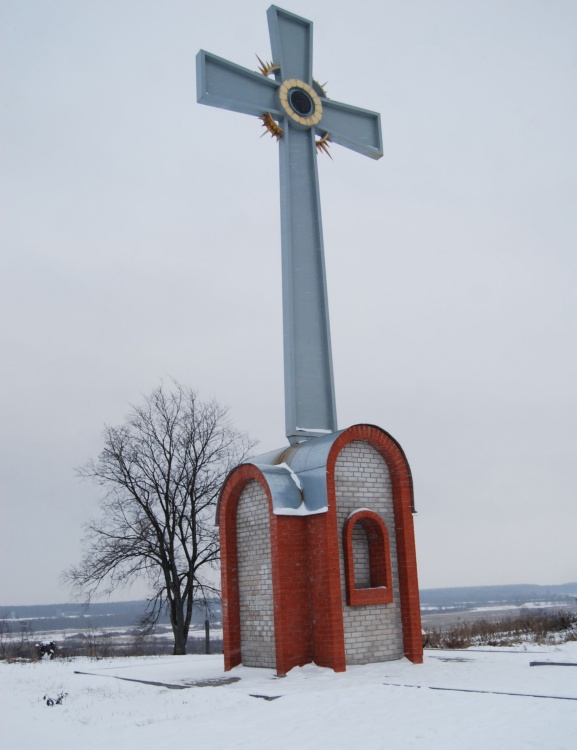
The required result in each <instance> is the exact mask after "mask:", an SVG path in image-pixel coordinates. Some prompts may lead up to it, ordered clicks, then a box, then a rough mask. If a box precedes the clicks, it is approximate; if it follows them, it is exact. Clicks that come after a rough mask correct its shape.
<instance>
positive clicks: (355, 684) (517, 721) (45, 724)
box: [0, 642, 577, 750]
mask: <svg viewBox="0 0 577 750" xmlns="http://www.w3.org/2000/svg"><path fill="white" fill-rule="evenodd" d="M532 661H540V662H549V665H547V666H530V662H532ZM552 662H565V663H567V662H569V663H572V664H575V665H576V666H574V667H571V666H554V665H553V664H552ZM231 678H235V681H233V682H228V684H224V683H223V682H222V681H224V680H227V681H228V680H230V679H231ZM141 681H142V682H141ZM150 683H157V684H150ZM158 683H164V684H158ZM169 685H170V686H172V687H168V686H169ZM179 688H180V689H179ZM62 693H66V695H65V697H64V698H63V701H62V704H61V705H54V706H47V704H46V701H45V700H44V697H43V696H45V695H48V696H50V697H52V698H57V697H58V695H60V694H62ZM507 693H513V694H515V695H510V694H507ZM266 698H268V699H269V700H266ZM273 698H274V700H270V699H273ZM567 699H569V700H567ZM0 701H1V705H2V716H3V718H2V724H1V730H0V746H1V747H2V748H3V750H51V749H52V748H58V750H72V749H73V748H74V750H77V749H78V748H82V750H92V749H94V750H116V749H117V748H118V750H120V749H121V748H122V750H132V749H134V750H149V749H150V750H152V749H153V748H154V750H159V749H160V750H164V748H170V747H183V748H186V747H194V748H210V749H211V750H214V749H215V748H216V750H220V749H221V748H222V750H225V748H226V750H228V749H229V748H247V749H248V748H250V750H260V749H261V748H262V750H265V748H266V750H270V748H274V749H275V750H295V749H297V750H308V748H311V750H312V749H313V748H314V750H329V749H330V750H334V749H337V748H343V749H344V748H346V749H347V750H373V749H376V748H379V749H380V748H383V750H385V748H386V750H412V748H419V749H421V748H422V749H423V750H425V749H426V750H451V749H452V748H458V750H477V749H478V750H481V748H482V750H487V748H490V749H491V750H500V749H501V748H503V750H505V749H506V750H517V749H518V748H537V749H539V750H574V748H575V747H577V642H573V643H567V644H564V645H562V646H557V647H538V646H527V647H526V649H525V650H520V649H519V650H512V649H507V650H505V651H504V650H496V649H487V650H483V651H480V650H478V651H472V650H469V651H460V652H457V651H427V652H426V656H425V663H424V664H422V665H413V664H411V663H410V662H408V661H406V660H400V661H394V662H387V663H383V664H371V665H367V666H361V667H351V668H349V669H348V671H347V672H346V673H342V674H335V673H334V672H332V671H331V670H329V669H321V668H319V667H316V666H314V665H308V666H306V667H303V668H297V669H293V670H292V671H291V672H290V674H289V675H287V677H284V678H277V677H276V676H275V675H274V673H273V672H272V671H271V670H266V669H248V668H245V667H237V668H236V669H234V670H232V672H224V671H223V662H222V657H221V656H183V657H175V656H163V657H141V658H129V659H114V660H112V659H110V660H99V661H95V660H89V659H84V658H82V659H73V660H70V661H60V660H55V661H43V662H36V663H27V664H26V663H14V664H8V663H5V662H0Z"/></svg>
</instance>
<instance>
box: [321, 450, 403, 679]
mask: <svg viewBox="0 0 577 750" xmlns="http://www.w3.org/2000/svg"><path fill="white" fill-rule="evenodd" d="M335 478H336V497H337V518H338V528H339V534H340V540H339V541H340V544H339V550H340V552H339V554H340V565H341V588H342V596H343V622H344V629H345V652H346V660H347V664H367V663H371V662H378V661H389V660H391V659H400V658H401V657H402V656H403V631H402V624H401V607H400V601H399V574H398V565H397V545H396V540H395V517H394V510H393V492H392V485H391V478H390V475H389V469H388V467H387V464H386V463H385V461H384V459H383V458H382V457H381V456H380V454H379V453H377V451H376V450H375V449H374V448H372V447H371V446H370V445H369V444H368V443H365V442H364V441H362V440H356V441H354V442H352V443H349V444H348V445H346V446H345V447H344V448H343V450H342V451H341V452H340V454H339V456H338V458H337V463H336V467H335ZM358 508H368V509H369V510H372V511H374V512H375V513H378V514H379V515H380V516H381V518H382V519H383V521H384V522H385V524H386V526H387V530H388V532H389V543H390V548H391V567H392V577H393V602H392V603H391V604H378V605H366V606H360V607H348V606H347V604H346V590H345V575H344V561H343V549H342V530H343V525H344V522H345V521H346V519H347V517H348V516H349V514H350V513H351V511H353V510H356V509H358ZM362 533H363V532H357V529H356V528H355V529H354V531H353V548H354V556H355V577H356V579H357V587H359V588H360V587H361V584H362V583H363V579H366V581H365V583H364V585H365V586H366V584H367V583H368V577H369V571H368V545H367V543H366V535H365V552H363V542H362ZM355 535H357V536H356V537H355ZM357 560H358V562H359V569H358V570H357Z"/></svg>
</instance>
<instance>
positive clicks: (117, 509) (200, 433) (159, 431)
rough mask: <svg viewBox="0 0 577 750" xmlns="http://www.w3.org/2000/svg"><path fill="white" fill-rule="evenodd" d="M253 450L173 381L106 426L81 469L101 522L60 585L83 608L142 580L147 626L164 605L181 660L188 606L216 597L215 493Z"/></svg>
mask: <svg viewBox="0 0 577 750" xmlns="http://www.w3.org/2000/svg"><path fill="white" fill-rule="evenodd" d="M253 446H254V443H251V441H250V440H249V439H248V437H247V436H246V434H244V433H241V432H238V431H237V430H236V429H234V428H233V427H232V425H231V423H230V421H229V419H228V416H227V409H225V408H223V407H222V406H220V405H219V404H218V403H216V402H215V401H209V402H202V401H200V400H199V399H198V398H197V396H196V394H195V393H194V391H192V390H190V389H189V388H185V387H183V386H181V385H180V384H178V383H175V384H174V388H173V389H171V390H170V391H167V390H166V389H165V388H164V387H163V386H162V385H161V386H160V387H158V388H156V389H155V390H154V391H153V392H152V394H151V395H150V396H149V397H147V398H146V399H145V402H144V404H143V406H138V407H132V410H131V412H130V414H129V415H128V417H127V420H126V422H125V423H124V424H123V425H122V426H121V427H108V426H106V427H105V429H104V449H103V450H102V452H101V453H100V455H99V457H98V459H97V460H96V461H93V460H91V461H89V462H88V463H87V464H86V465H85V466H83V467H81V468H80V469H78V470H77V473H78V475H79V476H80V477H83V478H88V479H91V480H93V481H95V482H96V483H97V484H99V485H100V486H102V487H103V488H104V490H105V495H104V497H103V498H102V500H101V511H102V515H101V517H100V518H98V519H97V520H92V521H90V522H89V523H87V524H86V526H85V532H86V534H85V537H84V540H83V546H84V554H83V557H82V560H81V562H80V564H79V565H78V566H76V567H73V568H70V569H69V570H67V571H66V572H65V573H64V574H63V575H64V579H65V580H66V581H67V582H68V583H69V584H70V585H71V586H72V588H73V590H74V591H75V593H76V594H77V595H82V596H84V598H85V599H86V600H87V601H90V599H91V598H92V597H93V596H94V595H96V594H110V593H111V592H112V591H113V590H115V589H117V588H118V587H120V586H124V585H127V584H130V583H132V582H134V581H135V580H136V579H138V578H145V579H147V581H148V583H149V584H150V586H151V589H152V595H151V597H150V599H149V610H148V619H149V621H150V622H152V621H155V618H157V617H158V614H159V613H160V611H161V610H162V609H163V608H164V607H167V609H168V613H169V615H170V622H171V625H172V630H173V634H174V653H175V654H185V653H186V642H187V638H188V632H189V627H190V621H191V617H192V609H193V604H194V601H195V600H197V599H204V600H206V597H207V595H209V594H211V593H215V592H216V591H217V589H215V587H214V585H213V584H211V576H210V569H211V568H214V567H215V566H216V565H217V563H218V560H219V543H218V530H217V529H216V528H215V525H214V513H215V506H216V501H217V498H218V493H219V490H220V487H221V485H222V483H223V480H224V478H225V476H226V475H227V473H228V472H229V471H230V470H231V469H232V468H234V466H236V465H237V464H238V463H241V462H242V461H243V460H244V459H245V458H246V457H247V454H248V452H249V451H250V450H251V448H252V447H253ZM213 577H214V574H213Z"/></svg>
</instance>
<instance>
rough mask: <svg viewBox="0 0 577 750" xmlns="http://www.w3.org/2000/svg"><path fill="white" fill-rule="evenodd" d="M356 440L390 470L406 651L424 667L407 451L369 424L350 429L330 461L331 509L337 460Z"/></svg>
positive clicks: (411, 487) (328, 475)
mask: <svg viewBox="0 0 577 750" xmlns="http://www.w3.org/2000/svg"><path fill="white" fill-rule="evenodd" d="M355 440H363V441H365V442H366V443H368V444H369V445H371V446H372V447H373V448H374V449H375V450H376V451H378V453H380V455H381V456H382V457H383V459H384V460H385V462H386V464H387V466H388V468H389V473H390V475H391V482H392V485H393V506H394V510H395V536H396V540H397V558H398V566H399V589H400V595H401V618H402V623H403V645H404V652H405V656H406V657H407V658H408V659H409V660H410V661H412V662H414V663H415V664H420V663H421V662H422V661H423V640H422V631H421V609H420V600H419V583H418V579H417V554H416V549H415V531H414V526H413V507H414V506H413V479H412V475H411V469H410V466H409V463H408V461H407V458H406V456H405V454H404V452H403V449H402V448H401V446H400V445H399V444H398V443H397V441H396V440H395V439H394V438H393V437H392V436H391V435H389V434H388V433H387V432H385V430H382V429H381V428H380V427H376V426H374V425H366V424H360V425H354V426H353V427H349V428H348V429H346V430H344V431H343V432H342V433H341V434H340V435H339V437H338V438H337V439H336V440H335V442H334V444H333V446H332V448H331V451H330V453H329V457H328V460H327V489H328V496H329V508H330V507H331V506H332V507H333V508H334V507H335V505H336V495H335V464H336V460H337V457H338V455H339V453H340V452H341V450H342V449H343V448H344V447H345V445H348V444H349V443H352V442H353V441H355ZM335 523H336V519H335ZM337 554H338V553H337ZM337 563H338V557H337Z"/></svg>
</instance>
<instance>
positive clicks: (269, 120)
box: [259, 112, 284, 141]
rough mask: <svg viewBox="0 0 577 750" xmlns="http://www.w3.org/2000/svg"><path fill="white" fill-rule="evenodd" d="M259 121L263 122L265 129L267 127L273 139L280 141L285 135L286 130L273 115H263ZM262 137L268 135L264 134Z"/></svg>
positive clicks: (268, 113)
mask: <svg viewBox="0 0 577 750" xmlns="http://www.w3.org/2000/svg"><path fill="white" fill-rule="evenodd" d="M259 120H262V124H263V127H265V128H266V129H267V131H268V132H269V133H270V134H271V138H276V139H277V141H278V139H279V138H280V137H281V135H282V134H283V133H284V130H283V129H282V128H281V126H280V125H278V124H277V123H276V122H275V120H274V118H273V116H272V115H271V113H270V112H267V113H266V115H262V116H261V117H259ZM262 135H266V133H263V134H262ZM262 135H261V138H262Z"/></svg>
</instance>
